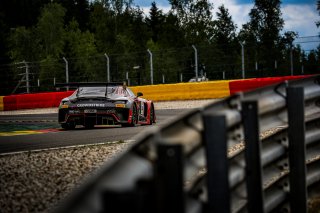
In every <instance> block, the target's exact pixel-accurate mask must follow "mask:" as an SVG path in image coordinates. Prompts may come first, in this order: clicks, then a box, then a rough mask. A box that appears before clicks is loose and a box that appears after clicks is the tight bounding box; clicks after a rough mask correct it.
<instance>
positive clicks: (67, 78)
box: [62, 57, 69, 90]
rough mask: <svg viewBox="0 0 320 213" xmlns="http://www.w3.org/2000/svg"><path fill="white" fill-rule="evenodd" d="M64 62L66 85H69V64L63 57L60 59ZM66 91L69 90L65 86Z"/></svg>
mask: <svg viewBox="0 0 320 213" xmlns="http://www.w3.org/2000/svg"><path fill="white" fill-rule="evenodd" d="M62 59H63V60H64V62H65V63H66V83H69V64H68V61H67V59H66V58H65V57H63V58H62ZM67 90H69V87H68V86H67Z"/></svg>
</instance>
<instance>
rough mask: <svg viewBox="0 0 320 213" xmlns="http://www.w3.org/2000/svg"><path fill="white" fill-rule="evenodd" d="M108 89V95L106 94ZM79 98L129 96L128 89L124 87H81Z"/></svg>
mask: <svg viewBox="0 0 320 213" xmlns="http://www.w3.org/2000/svg"><path fill="white" fill-rule="evenodd" d="M106 88H107V91H108V92H107V94H106ZM77 96H78V97H88V96H94V97H105V96H107V97H109V98H110V97H114V96H118V97H121V96H129V93H128V91H127V89H125V88H124V87H123V86H108V87H80V88H79V90H78V93H77Z"/></svg>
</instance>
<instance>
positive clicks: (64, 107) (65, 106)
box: [61, 104, 69, 109]
mask: <svg viewBox="0 0 320 213" xmlns="http://www.w3.org/2000/svg"><path fill="white" fill-rule="evenodd" d="M68 107H69V105H66V104H63V105H61V108H62V109H67V108H68Z"/></svg>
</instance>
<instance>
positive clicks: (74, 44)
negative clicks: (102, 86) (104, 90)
mask: <svg viewBox="0 0 320 213" xmlns="http://www.w3.org/2000/svg"><path fill="white" fill-rule="evenodd" d="M66 42H67V46H68V48H67V49H68V50H69V51H68V55H69V56H70V57H74V58H76V59H77V60H74V62H73V64H72V66H71V68H72V69H71V71H70V74H71V76H73V79H72V80H73V81H81V80H83V79H85V80H88V81H90V80H91V81H94V80H96V79H99V77H101V76H99V72H95V68H96V63H95V60H93V58H92V57H93V56H95V55H97V49H96V46H95V43H94V35H93V34H92V33H90V32H89V31H86V32H81V30H80V29H79V24H78V22H77V21H76V20H72V21H71V22H70V23H69V25H68V27H67V30H66Z"/></svg>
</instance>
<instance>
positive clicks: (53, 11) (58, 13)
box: [36, 3, 65, 79]
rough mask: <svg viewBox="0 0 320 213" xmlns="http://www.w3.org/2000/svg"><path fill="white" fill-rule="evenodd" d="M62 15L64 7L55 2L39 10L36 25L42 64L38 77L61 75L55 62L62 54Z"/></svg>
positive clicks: (63, 39)
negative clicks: (39, 13)
mask: <svg viewBox="0 0 320 213" xmlns="http://www.w3.org/2000/svg"><path fill="white" fill-rule="evenodd" d="M64 16H65V9H64V8H63V7H62V6H61V5H60V4H57V3H50V4H47V5H45V6H44V7H43V9H42V10H41V15H40V17H39V21H38V23H37V27H36V31H37V36H38V39H39V48H38V51H39V55H40V58H41V64H42V66H41V68H40V74H39V76H40V79H45V78H47V77H48V76H50V77H51V76H52V77H54V76H61V75H62V69H61V68H60V67H59V66H57V62H58V61H59V60H61V58H62V57H63V55H64V53H63V49H64V45H65V30H64ZM61 63H62V61H61Z"/></svg>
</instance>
